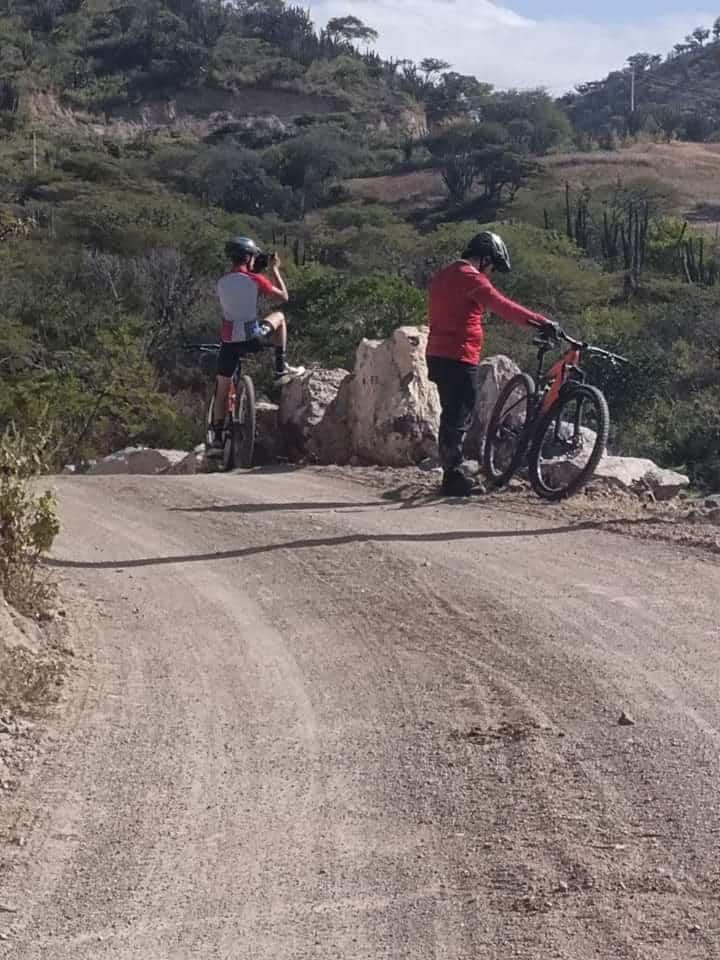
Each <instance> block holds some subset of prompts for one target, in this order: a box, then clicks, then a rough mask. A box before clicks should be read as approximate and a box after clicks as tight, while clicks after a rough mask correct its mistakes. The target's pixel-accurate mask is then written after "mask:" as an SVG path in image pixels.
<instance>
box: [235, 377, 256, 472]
mask: <svg viewBox="0 0 720 960" xmlns="http://www.w3.org/2000/svg"><path fill="white" fill-rule="evenodd" d="M255 432H256V412H255V386H254V384H253V382H252V380H251V378H250V377H248V376H246V375H243V376H241V377H240V378H239V379H238V384H237V394H236V397H235V407H234V409H233V423H232V438H233V443H232V447H233V460H234V466H236V467H244V468H246V469H248V468H249V467H251V466H252V462H253V454H254V452H255Z"/></svg>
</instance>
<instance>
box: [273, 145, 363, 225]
mask: <svg viewBox="0 0 720 960" xmlns="http://www.w3.org/2000/svg"><path fill="white" fill-rule="evenodd" d="M356 157H357V144H353V143H351V142H350V140H348V139H346V138H345V137H342V136H340V135H338V134H337V133H335V132H334V131H332V130H327V129H324V128H322V127H318V128H314V129H310V130H308V131H307V133H304V134H301V135H300V136H298V137H294V138H293V139H292V140H289V141H288V142H287V143H285V144H283V145H282V146H281V147H280V148H279V149H278V150H277V152H276V154H275V160H274V164H273V167H274V169H273V170H272V172H274V174H275V175H276V176H277V178H278V180H279V181H280V183H282V184H284V185H285V186H287V187H290V188H291V189H292V190H293V191H295V196H296V198H297V206H298V210H297V213H298V217H299V219H300V220H303V219H304V218H305V214H306V212H307V210H308V209H310V208H311V207H313V206H317V205H318V203H319V202H320V201H321V200H322V198H323V196H324V195H325V192H326V190H327V188H328V186H329V185H330V184H331V182H332V181H333V180H334V179H336V178H337V177H339V176H341V175H343V174H346V173H348V172H350V170H351V168H352V165H353V160H354V159H355V158H356Z"/></svg>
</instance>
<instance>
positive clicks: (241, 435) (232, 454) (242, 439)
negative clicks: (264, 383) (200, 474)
mask: <svg viewBox="0 0 720 960" xmlns="http://www.w3.org/2000/svg"><path fill="white" fill-rule="evenodd" d="M192 349H194V350H198V351H199V352H200V353H212V354H218V353H219V352H220V344H217V343H197V344H194V345H193V346H192ZM216 389H217V381H216V382H215V384H214V385H213V389H212V391H211V393H210V396H209V398H208V405H207V414H206V419H205V428H206V437H205V449H206V455H207V457H208V460H209V461H213V460H218V461H219V462H220V465H221V467H222V469H223V470H234V469H235V467H245V468H249V467H251V466H252V462H253V453H254V450H255V433H256V427H257V424H256V411H255V385H254V383H253V381H252V377H250V376H248V374H246V373H243V372H242V358H241V359H240V360H239V361H238V365H237V366H236V367H235V372H234V373H233V375H232V379H231V381H230V389H229V390H228V398H227V406H226V409H225V419H224V421H223V431H222V445H221V447H220V448H219V449H217V452H215V449H216V448H215V447H214V440H215V430H214V422H215V391H216Z"/></svg>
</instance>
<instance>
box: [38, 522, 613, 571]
mask: <svg viewBox="0 0 720 960" xmlns="http://www.w3.org/2000/svg"><path fill="white" fill-rule="evenodd" d="M601 527H602V524H601V523H597V522H587V523H577V524H572V525H570V526H565V527H547V528H540V529H536V530H475V531H469V530H452V531H447V532H444V533H350V534H346V535H345V536H340V537H315V538H311V539H304V540H288V541H285V542H282V543H268V544H263V545H261V546H255V547H239V548H237V549H235V550H216V551H213V552H212V553H186V554H178V555H176V556H170V557H144V558H141V559H137V560H88V561H85V560H61V559H55V558H51V559H48V560H46V561H45V562H46V564H47V565H48V566H50V567H59V568H63V569H73V570H119V569H128V570H130V569H134V568H137V567H156V566H157V567H159V566H164V565H168V564H181V563H204V562H208V561H216V560H221V561H222V560H239V559H243V558H245V557H256V556H258V555H260V554H264V553H275V552H277V551H280V550H313V549H316V548H318V547H347V546H355V545H357V544H363V543H453V542H456V541H460V540H502V539H507V538H521V537H547V536H553V535H557V534H563V533H565V534H567V533H581V532H583V531H587V530H597V529H600V528H601Z"/></svg>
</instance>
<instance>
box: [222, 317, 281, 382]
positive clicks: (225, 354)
mask: <svg viewBox="0 0 720 960" xmlns="http://www.w3.org/2000/svg"><path fill="white" fill-rule="evenodd" d="M258 332H259V334H260V336H258V337H252V338H251V339H250V340H238V341H237V342H236V343H223V344H222V345H221V347H220V352H219V353H218V360H217V372H218V373H219V375H220V376H221V377H231V376H232V375H233V374H234V373H235V368H236V367H237V365H238V363H239V362H240V360H241V359H242V357H247V356H250V355H251V354H253V353H260V351H261V350H265V349H266V348H267V347H269V346H271V344H270V337H271V336H272V333H273V328H272V327H271V326H270V324H269V323H260V324H258Z"/></svg>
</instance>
